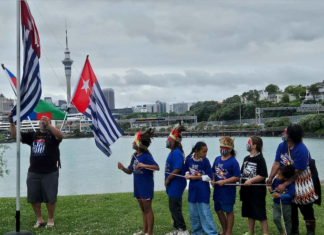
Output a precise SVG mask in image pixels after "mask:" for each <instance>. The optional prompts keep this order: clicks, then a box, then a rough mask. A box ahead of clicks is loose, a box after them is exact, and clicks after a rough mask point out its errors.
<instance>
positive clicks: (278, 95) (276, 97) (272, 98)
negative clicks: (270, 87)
mask: <svg viewBox="0 0 324 235" xmlns="http://www.w3.org/2000/svg"><path fill="white" fill-rule="evenodd" d="M284 95H288V96H289V101H294V100H296V96H294V95H292V94H289V93H287V92H281V91H280V92H275V93H271V94H270V95H268V98H267V101H269V102H272V103H279V102H280V101H281V100H282V97H283V96H284Z"/></svg>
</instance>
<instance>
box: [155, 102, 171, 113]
mask: <svg viewBox="0 0 324 235" xmlns="http://www.w3.org/2000/svg"><path fill="white" fill-rule="evenodd" d="M167 106H168V104H167V103H165V102H161V101H158V100H157V101H156V102H155V108H154V111H155V113H167V109H168V108H167Z"/></svg>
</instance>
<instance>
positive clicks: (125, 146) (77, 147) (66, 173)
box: [0, 137, 324, 197]
mask: <svg viewBox="0 0 324 235" xmlns="http://www.w3.org/2000/svg"><path fill="white" fill-rule="evenodd" d="M262 139H263V141H264V151H263V153H264V157H265V159H266V162H267V166H268V172H269V173H270V170H271V167H272V164H273V161H274V158H275V153H276V149H277V146H278V144H279V143H280V142H281V138H279V137H264V138H262ZM133 140H134V139H133V138H127V137H123V138H121V139H119V140H118V141H117V142H116V143H114V144H113V145H112V147H111V149H112V151H113V154H112V155H111V156H110V157H109V158H108V157H106V156H105V155H104V154H103V153H102V152H101V151H100V150H99V149H98V148H97V147H96V145H95V142H94V140H93V138H83V139H66V140H64V141H63V142H62V143H61V145H60V150H61V162H62V169H60V179H59V195H82V194H101V193H117V192H132V191H133V176H131V175H127V174H125V173H123V172H122V171H120V170H119V169H118V168H117V163H118V162H121V163H123V164H124V166H125V167H127V166H128V165H129V163H130V159H131V155H132V153H133V152H134V150H133V149H132V147H131V145H132V142H133ZM199 140H202V141H205V142H206V143H207V145H208V154H207V158H208V159H209V161H210V162H211V164H212V163H213V162H214V160H215V158H216V157H217V156H219V138H215V137H214V138H208V137H205V138H199V139H198V138H184V139H183V147H184V151H185V153H186V154H189V153H190V151H191V147H192V145H193V144H195V143H196V142H197V141H199ZM165 141H166V138H156V139H154V140H153V142H152V144H151V146H150V148H149V149H150V151H151V153H152V154H153V157H154V159H155V160H156V162H157V163H158V164H159V166H160V171H159V172H155V175H154V177H155V190H156V191H158V190H164V189H165V188H164V167H165V160H166V158H167V156H168V153H169V152H170V150H169V149H166V148H165ZM247 141H248V138H247V137H236V138H235V150H236V151H237V160H238V162H239V163H240V165H241V164H242V161H243V159H244V157H245V156H247V155H248V152H247V151H246V144H247ZM304 142H305V144H306V146H307V147H308V149H309V150H310V152H311V155H312V157H313V158H314V159H315V160H316V164H317V168H318V171H319V175H320V178H321V179H324V158H323V156H322V154H323V152H324V151H323V146H324V140H322V139H305V140H304ZM8 146H9V147H10V149H9V150H7V151H6V153H5V155H4V157H5V159H6V160H7V161H8V168H9V170H10V174H9V175H5V176H4V177H3V178H0V197H15V191H16V183H15V182H16V173H15V172H16V145H15V143H12V144H8ZM29 154H30V147H29V146H27V145H22V146H21V196H26V195H27V190H26V176H27V170H28V166H29Z"/></svg>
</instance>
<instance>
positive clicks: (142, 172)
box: [128, 153, 159, 198]
mask: <svg viewBox="0 0 324 235" xmlns="http://www.w3.org/2000/svg"><path fill="white" fill-rule="evenodd" d="M138 163H143V164H147V165H155V166H159V165H158V164H157V163H156V162H155V161H154V159H153V157H152V155H151V154H148V153H143V154H141V155H139V156H136V158H135V160H134V163H133V167H132V171H133V175H134V197H142V198H153V196H154V180H153V171H151V170H147V169H143V168H138V169H136V166H137V164H138ZM128 169H131V166H128Z"/></svg>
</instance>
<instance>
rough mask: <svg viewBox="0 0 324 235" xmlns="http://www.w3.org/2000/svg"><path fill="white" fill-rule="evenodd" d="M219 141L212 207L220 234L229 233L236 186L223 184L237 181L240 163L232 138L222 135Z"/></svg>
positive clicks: (239, 174) (226, 234)
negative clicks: (220, 227) (220, 229)
mask: <svg viewBox="0 0 324 235" xmlns="http://www.w3.org/2000/svg"><path fill="white" fill-rule="evenodd" d="M219 142H220V153H221V156H219V157H217V158H216V159H215V162H214V164H213V181H214V182H212V186H213V187H214V188H215V189H214V195H213V199H214V207H215V211H216V213H217V216H218V219H219V221H220V223H221V225H222V228H223V232H222V233H221V235H231V234H232V228H233V225H234V212H233V209H234V204H235V198H236V186H230V185H228V186H226V185H224V184H230V183H236V182H237V181H239V180H240V177H241V172H240V165H239V163H238V162H237V160H236V159H235V155H236V154H235V151H234V139H232V138H230V137H225V136H224V137H222V138H220V139H219ZM224 212H225V213H226V215H225V213H224Z"/></svg>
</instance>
